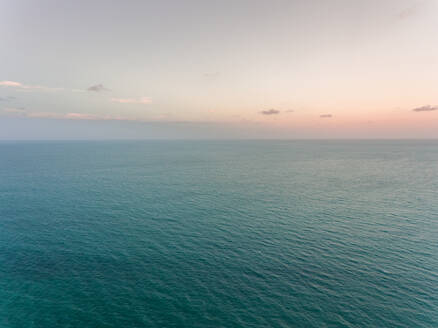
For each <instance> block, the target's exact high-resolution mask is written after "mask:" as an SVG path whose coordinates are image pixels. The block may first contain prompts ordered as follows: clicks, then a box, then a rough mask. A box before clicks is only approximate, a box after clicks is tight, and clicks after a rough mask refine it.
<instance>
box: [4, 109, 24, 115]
mask: <svg viewBox="0 0 438 328" xmlns="http://www.w3.org/2000/svg"><path fill="white" fill-rule="evenodd" d="M3 112H4V113H6V114H12V115H19V116H24V115H26V114H27V112H26V110H25V109H24V108H4V109H3Z"/></svg>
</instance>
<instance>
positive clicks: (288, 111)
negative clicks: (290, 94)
mask: <svg viewBox="0 0 438 328" xmlns="http://www.w3.org/2000/svg"><path fill="white" fill-rule="evenodd" d="M293 112H294V110H293V109H288V110H286V111H285V113H293Z"/></svg>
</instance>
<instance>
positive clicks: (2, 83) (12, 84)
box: [0, 81, 63, 91]
mask: <svg viewBox="0 0 438 328" xmlns="http://www.w3.org/2000/svg"><path fill="white" fill-rule="evenodd" d="M0 86H1V87H12V88H18V89H27V90H30V89H37V90H43V91H58V90H63V88H50V87H45V86H42V85H27V84H23V83H20V82H15V81H0Z"/></svg>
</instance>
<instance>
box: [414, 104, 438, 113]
mask: <svg viewBox="0 0 438 328" xmlns="http://www.w3.org/2000/svg"><path fill="white" fill-rule="evenodd" d="M434 110H438V106H430V105H426V106H421V107H417V108H414V109H413V111H414V112H431V111H434Z"/></svg>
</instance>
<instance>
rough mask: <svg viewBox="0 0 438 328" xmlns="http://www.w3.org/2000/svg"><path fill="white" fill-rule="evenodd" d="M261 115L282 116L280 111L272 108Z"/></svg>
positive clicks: (263, 111)
mask: <svg viewBox="0 0 438 328" xmlns="http://www.w3.org/2000/svg"><path fill="white" fill-rule="evenodd" d="M260 113H261V114H263V115H277V114H280V111H279V110H276V109H273V108H271V109H267V110H262V111H261V112H260Z"/></svg>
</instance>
